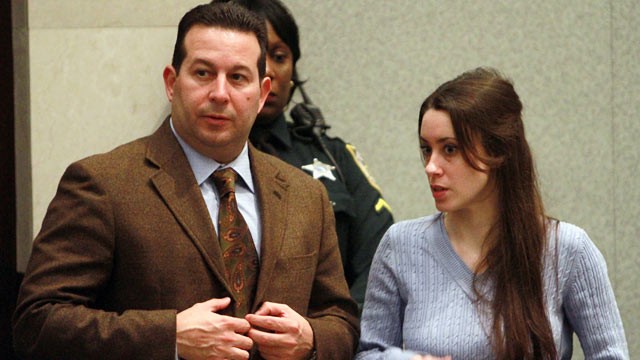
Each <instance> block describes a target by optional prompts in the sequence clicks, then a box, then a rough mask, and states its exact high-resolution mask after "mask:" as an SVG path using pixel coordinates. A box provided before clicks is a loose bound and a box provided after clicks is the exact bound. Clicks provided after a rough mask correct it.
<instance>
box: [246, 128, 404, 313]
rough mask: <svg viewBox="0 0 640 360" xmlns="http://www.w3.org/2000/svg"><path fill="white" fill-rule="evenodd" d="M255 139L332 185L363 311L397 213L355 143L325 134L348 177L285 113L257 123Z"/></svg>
mask: <svg viewBox="0 0 640 360" xmlns="http://www.w3.org/2000/svg"><path fill="white" fill-rule="evenodd" d="M265 135H266V139H265V138H264V136H265ZM250 138H251V141H252V143H253V144H254V145H255V146H256V147H257V148H258V149H262V150H263V151H266V152H271V153H274V155H276V156H277V157H279V158H280V159H282V160H284V161H286V162H287V163H289V164H291V165H293V166H295V167H298V168H300V169H302V170H303V171H305V172H306V173H307V174H309V175H312V176H314V177H315V178H317V179H318V180H319V181H321V182H322V183H323V184H324V186H325V187H326V189H327V192H328V193H329V199H330V200H331V202H332V204H333V210H334V213H335V217H336V232H337V234H338V241H339V245H340V253H341V255H342V264H343V266H344V272H345V277H346V279H347V283H348V284H349V288H350V289H351V296H352V297H353V298H354V300H355V301H356V302H357V303H358V306H359V307H360V310H362V304H363V303H364V295H365V290H366V286H367V278H368V276H369V268H370V267H371V260H372V259H373V255H374V254H375V251H376V248H377V247H378V243H379V242H380V239H381V238H382V235H384V233H385V232H386V231H387V229H388V228H389V226H391V224H393V216H392V214H391V211H390V208H389V205H388V204H387V203H386V202H385V201H384V199H383V197H382V194H381V192H380V189H379V188H378V186H377V185H376V184H375V182H374V181H373V179H372V178H371V176H369V174H368V172H367V168H366V166H365V165H364V163H363V161H362V160H361V159H360V158H359V155H358V153H357V151H356V150H355V147H353V146H352V145H350V144H347V143H345V142H344V141H342V140H341V139H340V138H331V137H327V136H325V135H322V140H323V142H324V144H325V146H326V147H327V149H328V150H329V152H330V153H331V155H332V156H333V158H334V159H335V161H336V163H337V164H338V166H339V167H340V170H341V173H342V176H344V181H343V179H342V178H341V176H340V175H339V173H338V171H337V170H336V169H335V168H332V167H333V163H332V162H331V160H330V159H329V157H328V156H327V155H326V154H325V153H324V152H323V151H322V149H321V148H320V146H319V145H317V144H316V143H314V142H313V141H312V140H311V139H310V138H300V137H298V136H296V134H295V131H294V126H293V123H290V122H287V121H286V120H285V116H284V115H281V116H280V117H279V118H278V119H276V120H275V121H274V122H273V123H271V124H269V125H268V126H258V125H255V126H254V127H253V129H252V130H251V137H250ZM257 139H265V140H263V141H258V140H257ZM265 142H266V145H265ZM314 159H315V160H314ZM301 195H303V194H301Z"/></svg>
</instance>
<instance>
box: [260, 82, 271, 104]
mask: <svg viewBox="0 0 640 360" xmlns="http://www.w3.org/2000/svg"><path fill="white" fill-rule="evenodd" d="M269 92H271V78H270V77H268V76H265V77H264V79H262V83H261V84H260V108H259V109H258V112H260V111H262V107H263V106H264V103H265V101H267V96H269Z"/></svg>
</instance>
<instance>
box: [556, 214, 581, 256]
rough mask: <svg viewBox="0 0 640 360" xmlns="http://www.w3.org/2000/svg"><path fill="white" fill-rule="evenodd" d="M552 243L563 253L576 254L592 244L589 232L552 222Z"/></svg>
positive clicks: (572, 225) (567, 224) (568, 224)
mask: <svg viewBox="0 0 640 360" xmlns="http://www.w3.org/2000/svg"><path fill="white" fill-rule="evenodd" d="M549 233H550V234H551V236H550V243H551V244H552V245H554V246H557V247H558V249H559V250H560V252H561V253H567V252H568V253H575V252H576V251H579V250H580V249H582V248H584V247H585V245H590V244H592V241H591V239H590V238H589V235H588V234H587V232H586V231H585V230H584V229H583V228H581V227H579V226H577V225H574V224H571V223H568V222H564V221H560V220H552V221H550V223H549Z"/></svg>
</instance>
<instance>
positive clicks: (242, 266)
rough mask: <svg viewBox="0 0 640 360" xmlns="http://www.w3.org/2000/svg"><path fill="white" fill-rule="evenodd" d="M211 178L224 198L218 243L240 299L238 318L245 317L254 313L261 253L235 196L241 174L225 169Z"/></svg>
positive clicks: (230, 281) (238, 302)
mask: <svg viewBox="0 0 640 360" xmlns="http://www.w3.org/2000/svg"><path fill="white" fill-rule="evenodd" d="M211 177H212V178H213V182H214V184H215V185H216V188H217V189H218V194H219V196H220V208H219V212H218V240H219V241H220V248H221V249H222V256H223V258H224V264H225V270H226V271H225V273H226V276H227V279H228V280H229V283H230V284H231V288H232V291H233V292H234V295H235V296H234V297H235V298H236V300H237V302H236V304H235V311H234V315H235V316H237V317H244V315H246V314H247V313H248V312H249V311H250V310H251V305H252V303H253V298H254V296H255V290H256V282H257V279H258V271H259V260H258V253H257V251H256V248H255V245H254V244H253V239H252V238H251V232H250V231H249V227H248V226H247V223H246V222H245V221H244V218H243V217H242V214H240V211H239V210H238V203H237V202H236V193H235V184H236V179H237V177H238V174H237V173H236V172H235V171H234V170H233V169H232V168H225V169H219V170H216V171H215V172H214V173H213V175H211Z"/></svg>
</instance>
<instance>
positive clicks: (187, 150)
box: [170, 119, 255, 193]
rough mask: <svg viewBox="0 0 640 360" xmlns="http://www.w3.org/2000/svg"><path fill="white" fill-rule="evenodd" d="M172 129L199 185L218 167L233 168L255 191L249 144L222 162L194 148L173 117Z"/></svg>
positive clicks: (250, 188)
mask: <svg viewBox="0 0 640 360" xmlns="http://www.w3.org/2000/svg"><path fill="white" fill-rule="evenodd" d="M170 125H171V131H172V132H173V135H175V137H176V139H177V140H178V143H179V144H180V146H181V147H182V150H183V151H184V154H185V155H186V156H187V160H188V161H189V165H190V166H191V170H192V171H193V175H195V177H196V181H197V182H198V186H200V185H202V183H203V182H205V181H206V180H207V179H208V178H209V177H210V176H211V174H213V172H214V171H216V170H217V169H218V168H227V167H230V168H233V170H235V171H236V172H237V173H238V175H240V178H242V181H243V182H244V183H245V185H246V187H247V188H248V189H249V190H250V191H251V192H252V193H254V192H255V191H254V187H253V176H252V175H251V163H250V161H249V146H248V145H247V143H246V142H245V144H244V147H243V148H242V151H241V152H240V154H239V155H238V157H236V158H235V159H233V161H231V162H230V163H228V164H221V163H219V162H217V161H215V160H213V159H211V158H209V157H207V156H204V155H202V154H201V153H199V152H198V151H196V150H195V149H194V148H192V147H191V146H190V145H189V144H187V142H186V141H184V140H183V139H182V138H181V137H180V135H178V133H177V132H176V129H175V128H174V127H173V119H171V120H170Z"/></svg>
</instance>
